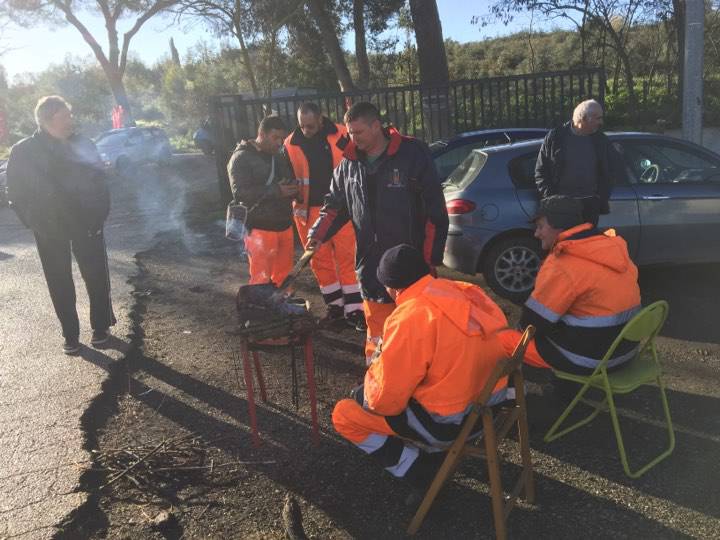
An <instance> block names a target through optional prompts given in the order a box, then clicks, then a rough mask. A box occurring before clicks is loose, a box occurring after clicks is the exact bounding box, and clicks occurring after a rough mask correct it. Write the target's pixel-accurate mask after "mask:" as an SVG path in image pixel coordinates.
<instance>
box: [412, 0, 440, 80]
mask: <svg viewBox="0 0 720 540" xmlns="http://www.w3.org/2000/svg"><path fill="white" fill-rule="evenodd" d="M410 14H411V16H412V21H413V26H414V27H415V41H416V42H417V50H418V62H419V64H420V84H421V85H423V86H442V85H446V84H448V82H449V81H450V72H449V71H448V61H447V55H446V54H445V42H444V41H443V34H442V26H441V25H440V15H439V14H438V9H437V4H436V2H435V0H410Z"/></svg>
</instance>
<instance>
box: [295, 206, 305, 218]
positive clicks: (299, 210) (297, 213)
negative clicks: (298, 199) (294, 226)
mask: <svg viewBox="0 0 720 540" xmlns="http://www.w3.org/2000/svg"><path fill="white" fill-rule="evenodd" d="M293 216H298V217H307V216H308V211H307V210H305V209H303V208H293Z"/></svg>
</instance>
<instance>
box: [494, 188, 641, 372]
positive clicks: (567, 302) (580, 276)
mask: <svg viewBox="0 0 720 540" xmlns="http://www.w3.org/2000/svg"><path fill="white" fill-rule="evenodd" d="M582 212H583V207H582V204H581V203H580V202H579V201H578V200H576V199H573V198H570V197H565V196H561V195H555V196H552V197H548V198H545V199H543V200H542V201H540V206H539V209H538V212H537V215H536V217H535V220H534V221H535V225H536V231H535V237H536V238H538V239H539V240H540V242H541V243H542V247H543V249H545V250H547V251H549V254H548V256H547V258H546V259H545V261H544V262H543V264H542V266H541V267H540V271H539V272H538V276H537V279H536V281H535V289H534V290H533V293H532V295H531V296H530V298H528V300H527V302H526V303H525V306H524V308H523V314H522V317H521V319H520V326H521V327H524V326H525V325H528V324H532V325H534V326H535V328H536V329H537V331H536V333H535V339H534V341H533V342H532V343H531V345H530V347H528V350H527V353H526V356H525V362H526V363H527V364H529V365H532V366H534V367H539V368H550V367H552V368H555V369H559V370H561V371H566V372H570V373H577V374H581V375H583V374H584V375H587V374H590V373H592V372H593V370H594V369H595V368H596V367H597V365H598V363H599V362H600V359H601V358H602V357H603V355H604V354H605V352H606V351H607V350H608V348H609V347H610V345H611V344H612V342H613V341H614V340H615V338H616V337H617V336H618V334H619V333H620V331H621V330H622V328H623V326H624V325H625V323H627V322H628V321H629V320H630V319H632V317H633V316H634V315H635V314H636V313H637V312H638V311H639V310H640V309H641V306H640V287H639V286H638V270H637V267H636V266H635V264H634V263H633V262H632V260H630V255H629V254H628V249H627V244H626V243H625V240H623V239H622V238H621V237H620V236H617V235H616V234H615V231H614V230H613V229H608V230H607V231H604V232H603V231H600V230H598V229H596V228H595V227H594V226H593V225H592V223H589V222H588V223H586V222H585V220H584V219H583V217H582ZM505 337H507V338H508V339H509V340H513V339H515V338H517V337H519V335H516V336H515V337H513V336H512V335H511V333H508V334H505ZM515 341H517V339H515ZM509 346H510V344H508V347H509ZM636 346H637V344H636V343H634V342H631V341H626V342H623V343H621V344H620V345H619V346H618V348H617V349H616V351H615V356H614V357H613V358H611V359H610V361H609V363H608V371H612V370H613V369H616V368H617V367H619V366H620V365H622V364H623V363H624V362H626V361H628V360H630V359H631V358H632V357H633V356H634V354H635V348H636Z"/></svg>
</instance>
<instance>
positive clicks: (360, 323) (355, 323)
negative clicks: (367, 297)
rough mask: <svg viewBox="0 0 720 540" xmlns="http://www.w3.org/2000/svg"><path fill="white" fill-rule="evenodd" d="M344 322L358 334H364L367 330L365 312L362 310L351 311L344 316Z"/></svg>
mask: <svg viewBox="0 0 720 540" xmlns="http://www.w3.org/2000/svg"><path fill="white" fill-rule="evenodd" d="M345 321H346V322H347V323H348V324H349V325H350V326H352V327H353V328H354V329H355V330H357V331H358V332H365V331H366V330H367V323H366V322H365V312H364V311H363V310H362V309H357V310H355V311H351V312H350V313H348V314H347V315H345Z"/></svg>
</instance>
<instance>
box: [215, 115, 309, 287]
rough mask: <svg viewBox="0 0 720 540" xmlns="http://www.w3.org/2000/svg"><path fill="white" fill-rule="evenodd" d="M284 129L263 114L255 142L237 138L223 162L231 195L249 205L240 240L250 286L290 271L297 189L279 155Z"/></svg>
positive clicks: (278, 280)
mask: <svg viewBox="0 0 720 540" xmlns="http://www.w3.org/2000/svg"><path fill="white" fill-rule="evenodd" d="M286 135H287V128H286V127H285V124H284V123H283V121H282V120H281V119H280V118H279V117H278V116H267V117H265V118H263V120H262V121H261V122H260V126H259V127H258V131H257V137H256V138H255V139H254V140H247V141H241V142H240V144H238V145H237V147H236V148H235V152H234V153H233V155H232V157H231V158H230V162H229V163H228V166H227V167H228V177H229V178H230V187H231V188H232V194H233V199H234V200H235V202H237V203H242V204H243V205H245V207H247V208H248V210H249V212H248V216H247V222H246V226H247V228H248V229H249V231H250V234H249V235H248V237H247V238H246V239H245V248H246V249H247V254H248V259H249V262H250V281H249V283H250V284H251V285H254V284H260V283H274V284H275V285H279V284H280V283H281V282H282V281H283V280H284V279H285V277H287V275H288V274H289V273H290V270H291V269H292V264H293V263H292V260H293V255H294V249H293V231H292V206H291V204H292V198H293V197H295V196H296V195H297V193H298V187H297V183H296V182H295V181H294V180H292V174H291V173H290V164H289V163H288V160H287V158H286V157H285V156H284V155H282V154H280V153H279V152H280V149H281V148H282V146H283V140H284V139H285V136H286Z"/></svg>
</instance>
